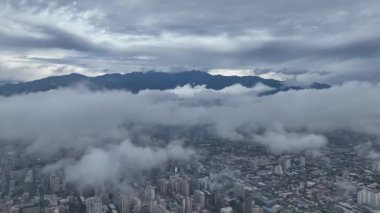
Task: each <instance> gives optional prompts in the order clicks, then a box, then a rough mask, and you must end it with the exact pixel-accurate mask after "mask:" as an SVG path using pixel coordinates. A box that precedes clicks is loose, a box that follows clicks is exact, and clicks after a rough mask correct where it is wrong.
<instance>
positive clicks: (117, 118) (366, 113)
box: [0, 82, 380, 184]
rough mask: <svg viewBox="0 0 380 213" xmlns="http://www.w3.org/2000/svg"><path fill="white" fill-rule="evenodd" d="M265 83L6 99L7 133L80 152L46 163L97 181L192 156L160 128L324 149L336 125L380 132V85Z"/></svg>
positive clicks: (39, 148)
mask: <svg viewBox="0 0 380 213" xmlns="http://www.w3.org/2000/svg"><path fill="white" fill-rule="evenodd" d="M263 89H264V90H267V89H268V88H263V87H262V86H261V85H259V86H258V87H257V88H243V87H241V86H236V85H234V86H232V87H230V88H226V89H225V90H222V91H214V90H212V89H206V88H202V87H196V88H193V87H190V86H184V87H181V88H176V89H174V90H168V91H155V90H145V91H141V92H140V93H138V94H133V93H130V92H127V91H90V90H88V89H86V88H85V87H77V88H68V89H58V90H52V91H48V92H39V93H31V94H25V95H17V96H11V97H1V98H0V117H1V119H0V132H1V135H0V140H1V141H6V142H14V143H17V142H22V143H23V144H27V151H29V152H30V153H40V154H50V155H51V154H52V153H57V152H59V151H60V150H70V152H73V153H76V154H80V155H79V157H77V158H76V159H79V161H78V160H73V159H71V160H70V159H69V160H67V159H65V161H64V162H58V163H57V164H55V165H50V167H47V168H46V170H50V171H51V170H55V169H57V168H64V169H65V171H66V173H67V174H68V175H67V177H66V178H67V180H70V181H74V182H75V181H77V182H80V181H82V180H83V179H87V182H90V183H92V184H96V183H100V182H107V181H114V180H115V179H114V178H116V179H118V178H119V177H121V176H122V175H123V174H124V173H125V171H126V170H128V171H134V170H135V172H132V173H139V172H141V171H144V170H149V169H151V168H154V167H156V166H159V164H161V163H165V162H167V161H168V160H169V159H176V158H180V159H189V156H191V155H192V153H193V151H192V150H190V149H188V148H185V147H183V146H182V145H178V144H177V143H174V142H173V141H172V139H173V138H170V140H169V139H166V140H163V141H160V140H161V139H160V138H157V137H154V136H153V132H154V131H153V130H155V132H157V131H158V130H157V129H159V128H163V127H168V129H169V130H167V129H166V130H165V131H168V132H167V133H168V134H171V133H173V134H175V135H176V136H175V137H174V139H181V137H182V138H185V137H186V134H183V135H181V134H182V133H185V132H186V131H187V130H190V129H191V127H196V126H204V127H205V129H206V131H207V132H209V133H210V134H212V135H214V136H215V137H220V138H226V139H230V140H232V141H233V140H251V141H252V142H254V143H258V144H260V145H263V146H266V147H268V149H269V150H271V151H272V152H274V153H276V154H281V153H283V152H300V151H309V150H316V149H319V148H321V147H323V146H324V145H326V144H327V143H328V141H327V139H326V137H325V136H324V135H325V134H326V133H331V132H334V131H336V130H348V131H354V132H358V133H364V134H370V135H374V136H380V135H379V131H378V130H379V129H380V111H379V109H380V96H378V91H380V84H371V83H361V82H349V83H345V84H343V85H341V86H333V87H331V88H330V89H325V90H302V91H287V92H280V93H278V94H275V95H271V96H257V94H258V91H262V90H263ZM269 89H270V88H269ZM184 91H185V92H184ZM174 127H175V128H177V129H175V131H174V130H173V131H172V132H170V128H174ZM180 129H181V131H178V130H180ZM202 129H203V128H202ZM192 131H197V130H194V129H192ZM195 133H197V132H195ZM136 135H137V140H136ZM139 142H141V143H140V144H139ZM161 142H163V143H161ZM163 144H169V145H163ZM81 153H82V154H81ZM129 165H130V166H129ZM89 174H91V175H89Z"/></svg>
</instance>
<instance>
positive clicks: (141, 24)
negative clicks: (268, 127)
mask: <svg viewBox="0 0 380 213" xmlns="http://www.w3.org/2000/svg"><path fill="white" fill-rule="evenodd" d="M1 6H2V7H1V11H2V14H3V15H2V16H1V18H2V21H1V24H2V26H6V27H4V28H2V29H1V30H0V38H1V39H0V45H1V46H2V50H1V51H0V61H2V63H8V64H7V66H10V65H12V66H13V67H16V68H17V67H28V66H29V68H30V70H31V71H30V72H37V73H38V74H35V75H28V76H25V75H23V74H22V72H21V73H20V74H19V76H18V79H30V78H35V76H46V75H51V74H55V73H56V72H55V69H53V68H51V67H54V66H57V64H59V65H65V66H71V67H74V68H75V69H71V70H73V71H77V72H82V73H83V72H86V73H91V72H95V73H99V72H107V71H108V70H110V71H113V72H128V71H131V70H146V69H160V70H168V71H170V70H172V67H190V68H199V69H215V68H224V69H247V68H258V69H262V68H269V69H272V70H278V71H279V72H281V71H282V70H284V68H288V70H309V72H310V73H305V74H299V76H298V77H297V78H295V80H298V81H304V80H306V81H311V80H310V79H313V80H314V81H322V82H332V83H336V82H338V83H341V82H344V81H347V80H355V79H358V80H366V81H372V82H377V81H378V79H379V77H380V76H379V75H378V67H379V63H378V61H380V60H379V56H380V55H379V51H378V49H379V45H380V41H379V40H380V39H379V36H378V35H379V30H380V29H379V28H378V27H377V26H379V21H378V20H379V15H380V13H379V11H380V10H379V7H380V4H379V2H378V1H374V0H366V1H354V0H349V1H334V2H331V1H318V2H314V1H308V0H307V1H304V0H302V1H301V0H292V1H290V2H286V3H283V2H278V1H274V0H273V1H265V2H263V1H256V0H255V1H248V0H239V1H234V2H230V1H226V2H223V3H221V2H220V1H217V0H211V1H200V0H196V1H191V2H176V1H172V0H158V1H148V0H143V1H136V0H127V1H121V0H112V1H107V2H104V1H99V0H95V1H89V0H82V1H3V2H2V3H1ZM195 14H196V15H195ZM47 51H48V52H47ZM41 56H43V57H41ZM10 57H11V58H12V57H26V58H28V59H29V60H24V61H17V63H16V62H13V63H12V64H9V62H8V61H9V58H10ZM136 58H145V59H148V58H149V59H150V60H134V59H136ZM36 59H37V60H36ZM52 59H53V60H52ZM131 59H132V60H131ZM36 63H37V64H40V65H44V66H46V67H49V68H50V69H48V71H46V69H45V71H44V72H42V71H41V70H38V69H36V68H35V66H34V65H35V64H36ZM16 70H17V69H16ZM0 72H1V71H0ZM321 72H322V73H327V74H325V75H319V73H321ZM3 78H6V76H5V77H3ZM13 78H14V77H13Z"/></svg>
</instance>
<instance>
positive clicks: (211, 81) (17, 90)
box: [0, 71, 330, 96]
mask: <svg viewBox="0 0 380 213" xmlns="http://www.w3.org/2000/svg"><path fill="white" fill-rule="evenodd" d="M259 83H261V84H263V85H266V86H269V87H272V88H273V89H274V90H272V91H271V92H269V93H266V94H263V95H268V94H273V93H277V92H279V91H287V90H292V89H293V90H300V89H308V88H310V89H325V88H329V87H330V85H327V84H321V83H313V84H311V85H309V86H307V87H301V86H291V85H288V84H287V83H286V82H283V81H277V80H273V79H264V78H260V77H258V76H223V75H211V74H209V73H207V72H202V71H185V72H176V73H166V72H155V71H150V72H133V73H127V74H120V73H113V74H105V75H101V76H96V77H89V76H85V75H81V74H77V73H72V74H68V75H62V76H51V77H47V78H43V79H39V80H34V81H27V82H17V83H5V84H0V95H1V96H11V95H15V94H26V93H32V92H43V91H48V90H53V89H58V88H66V87H71V86H75V85H78V84H84V85H86V86H87V87H88V88H89V89H91V90H108V89H109V90H126V91H130V92H133V93H138V92H139V91H141V90H146V89H151V90H168V89H174V88H176V87H178V86H184V85H191V86H198V85H205V87H206V88H209V89H214V90H221V89H223V88H225V87H228V86H232V85H234V84H240V85H242V86H245V87H254V86H255V85H256V84H259Z"/></svg>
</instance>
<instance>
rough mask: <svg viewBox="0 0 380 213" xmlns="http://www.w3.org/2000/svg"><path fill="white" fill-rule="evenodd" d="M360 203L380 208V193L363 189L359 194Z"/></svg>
mask: <svg viewBox="0 0 380 213" xmlns="http://www.w3.org/2000/svg"><path fill="white" fill-rule="evenodd" d="M358 203H359V204H367V205H370V206H373V207H377V208H380V192H378V191H374V190H370V189H363V190H360V191H359V193H358Z"/></svg>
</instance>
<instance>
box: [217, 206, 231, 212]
mask: <svg viewBox="0 0 380 213" xmlns="http://www.w3.org/2000/svg"><path fill="white" fill-rule="evenodd" d="M220 213H233V210H232V208H231V207H224V208H221V209H220Z"/></svg>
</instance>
